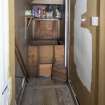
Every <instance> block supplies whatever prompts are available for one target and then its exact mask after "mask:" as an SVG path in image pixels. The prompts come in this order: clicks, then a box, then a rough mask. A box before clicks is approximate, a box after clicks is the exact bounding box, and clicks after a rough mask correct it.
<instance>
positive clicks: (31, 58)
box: [28, 46, 38, 66]
mask: <svg viewBox="0 0 105 105" xmlns="http://www.w3.org/2000/svg"><path fill="white" fill-rule="evenodd" d="M37 50H38V49H37V47H36V46H29V48H28V65H29V66H34V65H37V63H38V51H37Z"/></svg>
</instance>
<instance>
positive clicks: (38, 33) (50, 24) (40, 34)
mask: <svg viewBox="0 0 105 105" xmlns="http://www.w3.org/2000/svg"><path fill="white" fill-rule="evenodd" d="M32 27H33V28H32V31H33V35H32V36H33V39H36V40H37V39H38V40H42V39H57V38H59V34H60V20H57V21H55V20H54V21H50V20H35V19H34V20H33V24H32Z"/></svg>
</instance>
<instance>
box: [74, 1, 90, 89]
mask: <svg viewBox="0 0 105 105" xmlns="http://www.w3.org/2000/svg"><path fill="white" fill-rule="evenodd" d="M86 11H87V0H77V1H76V6H75V28H74V29H75V32H74V37H75V38H74V43H75V44H74V53H75V58H74V59H75V63H76V67H77V73H78V76H79V78H80V80H81V81H82V83H83V85H84V86H85V87H86V88H87V89H88V90H89V91H91V80H92V34H91V33H90V31H89V30H88V29H86V28H82V27H81V26H80V25H81V15H83V14H84V13H85V12H86Z"/></svg>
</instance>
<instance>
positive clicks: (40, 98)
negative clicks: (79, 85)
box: [21, 78, 74, 105]
mask: <svg viewBox="0 0 105 105" xmlns="http://www.w3.org/2000/svg"><path fill="white" fill-rule="evenodd" d="M21 105H74V101H73V99H72V96H71V93H70V90H69V88H68V86H67V84H66V83H61V82H56V81H53V80H48V79H33V78H32V79H30V80H29V83H28V84H27V86H26V89H25V92H24V95H23V99H22V103H21Z"/></svg>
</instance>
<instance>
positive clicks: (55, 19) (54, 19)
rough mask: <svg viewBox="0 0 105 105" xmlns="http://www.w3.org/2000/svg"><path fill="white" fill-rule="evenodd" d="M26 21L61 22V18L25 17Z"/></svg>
mask: <svg viewBox="0 0 105 105" xmlns="http://www.w3.org/2000/svg"><path fill="white" fill-rule="evenodd" d="M25 17H26V18H27V19H35V20H51V21H58V20H62V19H63V18H36V17H33V16H25Z"/></svg>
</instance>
